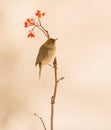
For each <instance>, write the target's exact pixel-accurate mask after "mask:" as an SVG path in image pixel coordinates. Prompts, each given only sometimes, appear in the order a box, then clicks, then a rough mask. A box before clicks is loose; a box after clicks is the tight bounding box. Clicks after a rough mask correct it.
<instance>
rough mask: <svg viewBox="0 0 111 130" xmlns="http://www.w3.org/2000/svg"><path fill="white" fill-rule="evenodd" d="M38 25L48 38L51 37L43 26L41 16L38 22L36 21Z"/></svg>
mask: <svg viewBox="0 0 111 130" xmlns="http://www.w3.org/2000/svg"><path fill="white" fill-rule="evenodd" d="M36 26H37V27H38V28H39V29H40V30H41V31H42V32H43V33H44V34H45V36H46V37H47V38H50V35H49V32H48V31H47V30H46V29H45V28H44V27H43V25H42V23H41V21H40V18H38V23H36Z"/></svg>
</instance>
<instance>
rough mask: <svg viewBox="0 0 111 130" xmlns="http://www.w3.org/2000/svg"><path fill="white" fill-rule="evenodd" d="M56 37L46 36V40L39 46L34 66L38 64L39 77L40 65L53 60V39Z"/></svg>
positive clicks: (54, 48) (54, 46)
mask: <svg viewBox="0 0 111 130" xmlns="http://www.w3.org/2000/svg"><path fill="white" fill-rule="evenodd" d="M56 40H57V39H53V38H48V39H47V41H46V42H45V43H44V44H43V45H42V46H41V47H40V49H39V53H38V56H37V58H36V62H35V66H37V64H39V78H40V76H41V69H42V65H47V64H49V63H50V62H51V60H53V58H54V56H55V51H56V45H55V41H56Z"/></svg>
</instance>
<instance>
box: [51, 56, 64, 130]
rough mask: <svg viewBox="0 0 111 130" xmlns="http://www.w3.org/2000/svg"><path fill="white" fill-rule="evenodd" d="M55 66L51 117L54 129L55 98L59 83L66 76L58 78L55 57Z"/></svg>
mask: <svg viewBox="0 0 111 130" xmlns="http://www.w3.org/2000/svg"><path fill="white" fill-rule="evenodd" d="M53 67H54V75H55V86H54V92H53V96H52V97H51V118H50V125H51V126H50V127H51V128H50V130H53V123H54V122H53V118H54V103H55V99H56V94H57V87H58V86H57V85H58V83H59V81H60V80H63V79H64V77H62V78H60V79H57V59H56V57H55V59H54V62H53Z"/></svg>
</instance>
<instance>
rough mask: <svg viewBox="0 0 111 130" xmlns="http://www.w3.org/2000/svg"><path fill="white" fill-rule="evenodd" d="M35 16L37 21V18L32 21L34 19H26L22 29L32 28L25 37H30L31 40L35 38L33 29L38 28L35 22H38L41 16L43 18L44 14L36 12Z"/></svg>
mask: <svg viewBox="0 0 111 130" xmlns="http://www.w3.org/2000/svg"><path fill="white" fill-rule="evenodd" d="M35 15H36V16H37V18H38V19H37V18H36V19H34V18H27V19H26V21H25V22H24V27H25V28H27V27H30V26H32V29H31V30H29V33H28V35H27V36H28V37H31V38H34V37H35V34H34V28H35V27H36V26H38V24H37V20H39V21H40V19H41V18H42V17H43V16H45V12H41V11H40V10H37V11H36V13H35Z"/></svg>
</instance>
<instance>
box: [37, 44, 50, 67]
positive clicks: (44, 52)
mask: <svg viewBox="0 0 111 130" xmlns="http://www.w3.org/2000/svg"><path fill="white" fill-rule="evenodd" d="M47 54H48V49H47V48H46V47H45V46H44V44H43V45H42V46H41V47H40V49H39V54H38V56H37V58H36V62H35V65H37V64H39V63H41V61H42V60H43V59H44V58H45V56H46V55H47Z"/></svg>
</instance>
